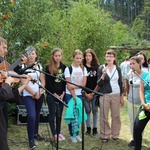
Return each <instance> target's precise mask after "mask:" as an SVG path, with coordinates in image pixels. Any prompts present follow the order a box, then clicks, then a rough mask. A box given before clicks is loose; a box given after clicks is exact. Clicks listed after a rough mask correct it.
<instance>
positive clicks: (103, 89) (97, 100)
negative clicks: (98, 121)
mask: <svg viewBox="0 0 150 150" xmlns="http://www.w3.org/2000/svg"><path fill="white" fill-rule="evenodd" d="M115 72H116V69H115V71H114V73H113V75H112V76H111V78H110V80H111V79H112V77H113V76H114V74H115ZM110 80H109V82H108V83H107V84H105V85H104V86H103V87H101V89H100V91H99V92H101V93H103V94H105V93H107V92H108V91H109V93H111V92H112V89H111V86H110ZM106 87H107V92H106V91H105V89H106ZM99 99H100V95H96V100H95V106H98V107H100V103H99Z"/></svg>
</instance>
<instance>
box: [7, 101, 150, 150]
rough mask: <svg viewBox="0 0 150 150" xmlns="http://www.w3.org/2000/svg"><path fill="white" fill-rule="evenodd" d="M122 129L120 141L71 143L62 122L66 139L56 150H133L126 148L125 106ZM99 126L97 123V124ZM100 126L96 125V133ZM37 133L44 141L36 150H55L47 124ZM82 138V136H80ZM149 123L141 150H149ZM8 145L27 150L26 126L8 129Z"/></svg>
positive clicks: (88, 139) (88, 138)
mask: <svg viewBox="0 0 150 150" xmlns="http://www.w3.org/2000/svg"><path fill="white" fill-rule="evenodd" d="M121 121H122V127H121V132H120V139H119V140H118V141H113V140H109V141H108V143H102V142H101V140H100V137H92V136H84V144H83V143H72V142H71V141H70V136H69V134H68V126H67V125H66V123H65V122H64V120H63V121H62V134H63V135H64V136H65V137H66V140H65V141H60V142H59V143H58V147H59V148H58V149H61V150H83V148H84V150H133V149H134V148H129V147H128V146H127V144H128V142H129V141H130V138H131V135H130V130H129V118H128V113H127V105H126V101H125V106H124V107H123V108H121ZM98 124H99V123H98ZM99 128H100V124H99V125H98V131H99ZM39 133H40V134H41V135H42V136H43V137H45V139H46V141H42V142H37V141H36V142H35V143H36V145H37V148H36V149H37V150H53V149H57V143H56V142H55V141H53V140H52V138H51V136H52V135H51V132H50V129H49V124H48V123H46V124H40V129H39ZM81 136H82V135H81ZM149 143H150V123H148V125H147V127H146V129H145V132H144V134H143V144H142V145H143V148H142V150H150V144H149ZM8 144H9V148H10V150H28V149H29V147H28V139H27V131H26V125H16V124H13V125H11V126H10V127H9V128H8ZM82 144H83V145H82Z"/></svg>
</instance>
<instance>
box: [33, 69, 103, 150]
mask: <svg viewBox="0 0 150 150" xmlns="http://www.w3.org/2000/svg"><path fill="white" fill-rule="evenodd" d="M33 70H35V71H39V72H42V73H44V74H46V75H49V76H51V77H54V78H56V79H60V80H62V81H64V82H66V83H69V84H72V85H74V86H77V87H79V88H81V89H82V91H81V94H82V150H84V100H85V91H88V92H91V93H95V94H97V95H99V96H103V94H102V93H100V92H97V91H94V90H91V89H89V88H87V87H83V86H81V85H77V84H75V83H72V82H69V81H67V80H65V79H64V78H60V77H56V76H54V75H51V74H49V73H47V72H44V71H42V70H39V69H35V68H33ZM57 138H58V136H57Z"/></svg>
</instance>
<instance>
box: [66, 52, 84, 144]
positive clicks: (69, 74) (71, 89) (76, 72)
mask: <svg viewBox="0 0 150 150" xmlns="http://www.w3.org/2000/svg"><path fill="white" fill-rule="evenodd" d="M82 59H83V54H82V52H81V51H80V50H78V49H77V50H75V51H74V52H73V63H72V65H71V68H72V69H71V70H72V71H70V70H69V67H67V68H66V69H65V73H64V74H65V78H66V80H67V81H69V82H72V83H74V84H76V85H79V86H83V87H84V86H85V85H86V80H87V70H86V68H85V67H84V66H83V65H82ZM81 90H82V89H81V88H80V87H78V86H75V85H72V84H69V83H67V85H66V96H65V99H66V103H69V101H70V99H71V98H72V97H73V99H74V103H76V97H79V98H80V99H82V93H81ZM68 127H69V132H70V136H71V141H72V142H73V143H76V142H77V141H78V142H81V141H82V139H81V138H80V136H79V131H77V132H76V133H75V134H74V133H73V126H72V123H70V124H69V125H68Z"/></svg>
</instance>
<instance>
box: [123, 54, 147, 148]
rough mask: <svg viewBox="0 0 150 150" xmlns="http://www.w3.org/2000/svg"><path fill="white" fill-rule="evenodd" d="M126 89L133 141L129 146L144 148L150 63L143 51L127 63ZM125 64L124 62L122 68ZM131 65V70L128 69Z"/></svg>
mask: <svg viewBox="0 0 150 150" xmlns="http://www.w3.org/2000/svg"><path fill="white" fill-rule="evenodd" d="M126 64H128V65H126V66H124V67H126V72H125V76H124V78H125V79H126V83H125V87H124V88H125V91H126V93H127V99H128V104H127V106H128V115H129V119H130V131H131V141H130V142H129V144H128V146H129V147H132V146H134V147H135V150H141V148H142V133H143V130H144V128H145V126H146V124H147V122H148V121H149V110H150V107H149V89H150V85H149V69H150V68H149V65H148V60H147V57H146V55H145V54H144V53H143V52H139V53H137V54H136V55H135V56H133V57H131V58H129V59H128V62H127V63H126ZM123 65H124V64H122V68H124V67H123ZM127 66H130V70H127Z"/></svg>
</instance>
